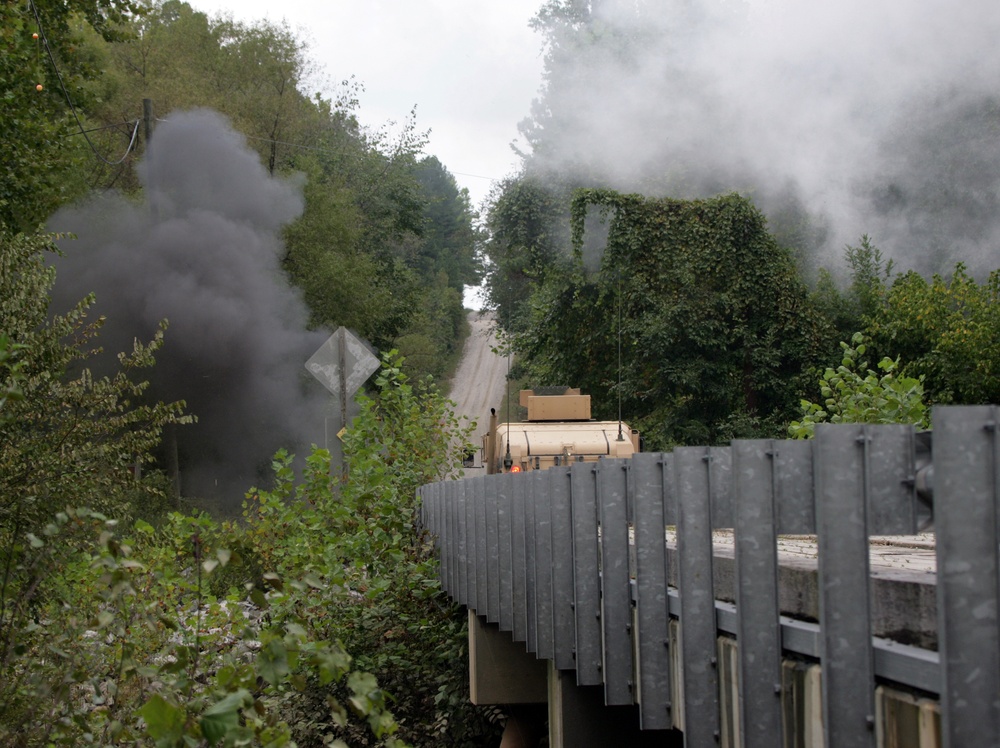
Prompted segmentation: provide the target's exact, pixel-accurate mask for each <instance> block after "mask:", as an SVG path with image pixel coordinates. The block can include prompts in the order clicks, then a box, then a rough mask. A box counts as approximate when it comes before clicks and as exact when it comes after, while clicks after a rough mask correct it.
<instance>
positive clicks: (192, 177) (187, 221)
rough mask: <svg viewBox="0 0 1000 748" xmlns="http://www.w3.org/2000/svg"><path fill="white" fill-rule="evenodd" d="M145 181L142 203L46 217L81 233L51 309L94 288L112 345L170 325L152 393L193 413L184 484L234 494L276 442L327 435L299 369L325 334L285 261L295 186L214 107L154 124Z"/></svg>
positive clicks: (256, 473) (93, 204) (256, 474)
mask: <svg viewBox="0 0 1000 748" xmlns="http://www.w3.org/2000/svg"><path fill="white" fill-rule="evenodd" d="M141 178H142V180H143V183H144V186H145V194H146V196H147V200H148V204H139V203H136V202H134V201H129V200H126V199H125V198H123V197H120V196H110V197H105V198H100V199H96V200H93V201H90V202H87V203H85V204H82V205H78V206H75V207H72V208H69V209H65V210H63V211H60V212H59V213H57V214H56V215H55V216H54V217H53V218H52V220H51V222H50V226H51V228H52V229H53V230H55V231H67V232H72V233H74V234H76V236H77V239H76V240H74V241H65V242H63V243H62V245H61V246H62V249H63V251H64V252H65V254H66V256H65V257H62V258H59V259H58V260H57V263H56V265H57V273H58V275H57V281H56V286H55V289H54V293H53V309H54V310H55V311H57V312H61V311H64V310H66V309H68V308H69V307H70V306H71V305H72V304H73V303H75V302H76V301H77V300H78V299H80V298H81V297H82V296H84V295H86V294H88V293H90V292H94V293H96V295H97V303H96V304H95V306H94V307H93V309H94V311H96V312H97V313H99V314H102V315H104V316H106V317H107V323H106V325H105V327H104V329H103V330H102V333H101V341H100V342H101V345H102V346H103V348H104V350H105V351H106V352H108V353H115V352H117V351H121V350H131V348H132V341H133V339H136V338H138V339H140V340H148V339H150V338H151V337H152V334H153V332H154V331H155V330H156V326H157V325H158V323H159V321H160V320H162V319H164V318H166V319H168V320H169V323H170V328H169V330H168V331H167V335H166V343H165V345H164V347H163V349H162V351H161V352H160V354H159V355H158V361H157V365H156V367H155V368H154V370H153V371H152V377H151V381H152V387H151V392H150V396H151V397H152V398H154V399H162V400H165V401H172V400H177V399H183V400H186V401H187V403H188V411H189V412H191V413H193V414H195V415H196V416H197V417H198V423H197V424H196V425H193V426H186V427H183V428H181V429H179V431H178V442H179V446H180V459H181V469H182V484H183V490H184V493H185V494H186V495H189V496H211V495H222V496H225V497H229V498H233V497H238V496H240V495H241V494H242V492H243V491H245V490H246V489H247V488H249V487H250V486H251V485H252V484H253V483H254V482H255V481H257V480H258V479H259V478H260V475H261V474H260V469H261V467H267V466H268V465H269V458H270V457H271V456H272V455H273V453H274V451H275V450H276V449H277V448H278V447H280V446H287V447H290V448H298V447H302V446H306V447H308V445H309V442H311V441H320V440H321V437H322V423H323V420H322V416H323V399H322V388H321V387H320V386H319V385H318V384H317V383H315V382H311V381H306V380H307V379H308V377H307V376H306V375H305V370H304V368H303V364H304V362H305V361H306V359H307V358H308V357H309V356H310V355H311V354H312V353H313V351H315V349H316V348H317V347H319V345H320V344H321V343H322V342H323V341H324V340H325V338H326V337H327V335H328V333H326V332H310V331H308V330H307V329H306V320H307V318H308V313H307V310H306V308H305V305H304V304H303V302H302V300H301V298H300V294H299V293H298V292H297V291H295V290H293V289H292V288H291V287H290V286H289V284H288V282H287V281H286V279H285V276H284V275H283V273H282V272H281V269H280V259H281V255H282V253H283V251H284V250H283V247H282V243H281V240H280V237H279V231H280V229H281V227H282V226H283V225H284V224H286V223H288V222H290V221H292V220H294V219H295V218H296V217H297V216H298V215H299V214H300V213H301V211H302V208H303V203H302V198H301V194H300V190H299V189H298V187H297V186H295V185H293V184H290V183H289V182H287V181H282V180H278V179H273V178H271V177H270V176H268V174H267V172H266V171H265V169H264V168H263V166H262V165H261V163H260V160H259V158H258V156H257V154H255V153H254V152H252V151H251V150H250V149H249V148H248V147H247V146H246V143H245V141H244V140H243V138H242V136H240V135H238V134H236V133H235V132H233V131H232V130H231V129H230V128H229V126H228V125H227V123H226V122H225V121H224V120H223V119H222V117H220V116H219V115H217V114H214V113H211V112H207V111H196V112H190V113H175V114H172V115H171V117H170V120H169V121H168V122H164V123H162V124H160V125H159V127H158V129H157V131H156V133H155V135H154V137H153V138H152V142H151V144H150V148H149V151H148V153H147V157H146V160H145V163H144V164H143V167H142V169H141Z"/></svg>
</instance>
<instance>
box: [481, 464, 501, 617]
mask: <svg viewBox="0 0 1000 748" xmlns="http://www.w3.org/2000/svg"><path fill="white" fill-rule="evenodd" d="M484 488H485V504H486V620H487V622H489V623H498V622H499V621H500V529H499V500H498V495H497V491H498V488H499V486H498V484H497V482H496V481H495V480H486V481H485V482H484Z"/></svg>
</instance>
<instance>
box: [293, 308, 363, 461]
mask: <svg viewBox="0 0 1000 748" xmlns="http://www.w3.org/2000/svg"><path fill="white" fill-rule="evenodd" d="M378 367H379V358H378V356H377V355H376V353H375V351H374V350H373V349H372V348H371V346H370V345H368V343H366V342H365V341H364V340H362V339H361V338H359V337H357V336H356V335H354V333H352V332H351V331H350V330H348V329H347V328H346V327H341V328H339V329H338V330H337V331H336V332H335V333H334V334H333V335H331V336H330V337H329V338H327V341H326V342H325V343H323V345H321V346H320V347H319V348H318V349H317V350H316V352H315V353H314V354H313V355H312V356H310V358H309V360H308V361H306V370H307V371H308V372H309V373H310V374H312V375H313V376H314V377H316V379H318V380H319V381H320V383H321V384H322V385H323V386H324V387H326V388H327V389H328V390H329V391H330V394H331V395H333V397H334V399H335V400H336V401H337V404H338V406H339V407H338V408H337V417H336V418H335V423H334V429H333V432H334V433H335V434H336V435H337V437H338V438H337V439H336V440H334V442H333V443H332V444H331V443H330V440H329V439H327V444H326V448H327V449H328V450H330V470H331V472H333V471H334V470H335V469H336V468H337V467H338V466H339V467H340V472H341V475H342V476H343V477H346V469H345V467H344V450H343V446H342V443H341V440H340V436H341V435H342V434H343V433H344V431H345V430H346V428H347V424H348V415H350V416H351V417H352V418H353V417H354V415H356V414H355V413H350V414H349V413H348V411H349V408H350V406H351V405H352V404H353V402H352V401H351V400H350V398H352V397H353V396H354V393H355V392H357V391H358V389H359V388H360V387H361V385H362V384H364V383H365V380H367V379H368V377H370V376H371V375H372V374H373V373H374V372H375V370H376V369H378Z"/></svg>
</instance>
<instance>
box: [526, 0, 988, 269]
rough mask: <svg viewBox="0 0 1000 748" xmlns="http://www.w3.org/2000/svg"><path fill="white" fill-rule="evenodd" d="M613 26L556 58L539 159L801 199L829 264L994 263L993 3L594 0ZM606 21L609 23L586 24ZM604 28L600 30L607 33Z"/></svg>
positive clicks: (698, 189)
mask: <svg viewBox="0 0 1000 748" xmlns="http://www.w3.org/2000/svg"><path fill="white" fill-rule="evenodd" d="M592 7H593V14H594V17H595V18H596V19H598V20H599V21H602V22H606V23H607V25H608V28H609V29H613V30H614V32H615V34H616V35H617V36H616V37H615V38H616V41H615V42H613V43H605V42H600V43H598V44H597V45H596V46H595V47H592V48H591V47H587V51H586V53H583V54H581V53H577V54H575V55H573V56H572V65H567V64H564V63H560V62H558V60H560V59H564V58H561V57H560V54H559V52H558V50H557V51H556V56H555V59H556V60H557V63H556V66H555V67H554V68H553V71H552V72H553V74H552V76H551V78H550V87H549V92H548V98H547V100H546V103H547V105H548V108H549V109H550V110H551V112H552V114H553V120H551V121H549V122H548V123H547V128H548V129H549V130H550V133H552V134H556V133H557V134H558V136H557V137H552V136H551V134H550V136H549V137H548V138H547V140H546V148H545V149H543V150H541V151H539V152H537V153H536V154H535V155H536V160H535V162H534V166H535V167H537V168H540V169H541V170H542V171H547V170H549V169H552V170H555V171H557V172H565V171H566V170H570V171H571V172H575V173H576V174H577V175H579V176H581V177H582V178H583V179H585V180H586V181H590V182H602V181H603V182H607V183H610V184H611V186H614V187H616V188H617V189H622V190H639V191H643V192H646V193H648V194H653V195H656V194H669V195H671V196H675V197H693V196H701V195H708V194H715V193H717V192H722V191H729V190H738V191H741V192H747V193H749V194H751V195H752V196H753V197H754V198H755V199H756V200H757V201H758V204H760V205H761V207H762V208H764V209H765V212H768V213H769V214H772V215H773V214H774V213H775V212H777V211H778V210H779V209H780V206H781V204H782V203H783V202H786V201H788V200H789V199H794V200H795V201H796V202H797V203H798V204H800V205H801V206H802V207H804V208H805V209H806V210H807V211H808V213H809V214H810V216H811V218H812V220H813V225H814V228H816V229H817V230H821V231H817V233H820V234H821V235H822V240H821V241H818V242H815V246H813V247H812V248H811V249H812V251H814V252H816V253H818V257H816V258H814V259H813V261H814V262H815V263H817V264H825V265H831V264H835V263H836V262H837V261H838V260H839V257H840V254H841V252H842V249H843V247H844V245H845V244H847V243H854V242H856V240H857V239H858V237H859V236H860V235H861V234H863V233H868V234H871V235H872V237H873V239H874V240H875V241H876V243H877V244H879V245H880V246H881V247H882V248H883V249H884V250H886V251H887V252H888V253H889V254H890V255H894V256H896V257H898V258H899V259H900V264H901V265H903V266H905V267H917V268H918V269H921V270H924V271H927V270H944V271H946V270H948V269H949V268H950V267H951V265H952V264H953V263H954V262H955V261H956V260H959V259H961V260H964V261H966V262H967V263H968V264H969V265H970V266H972V267H973V269H974V270H977V271H979V272H983V271H985V270H989V269H992V268H994V267H997V266H998V264H1000V263H998V254H997V249H998V247H1000V45H998V44H997V42H996V40H997V39H998V38H1000V3H996V2H995V1H994V0H968V2H964V3H961V4H955V3H946V2H943V1H942V0H911V2H907V3H895V2H888V1H884V2H870V1H869V2H862V1H861V0H844V1H842V2H838V3H804V2H801V0H770V1H769V2H768V1H763V0H759V1H757V2H746V3H739V2H726V1H725V0H629V1H628V2H626V1H625V0H603V2H594V3H592ZM594 28H595V29H596V30H597V34H598V36H600V35H601V34H602V27H601V25H600V23H598V24H597V25H596V26H595V27H594ZM608 38H610V35H609V37H608Z"/></svg>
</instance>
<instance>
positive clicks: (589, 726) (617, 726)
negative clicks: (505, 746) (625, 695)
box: [549, 662, 684, 748]
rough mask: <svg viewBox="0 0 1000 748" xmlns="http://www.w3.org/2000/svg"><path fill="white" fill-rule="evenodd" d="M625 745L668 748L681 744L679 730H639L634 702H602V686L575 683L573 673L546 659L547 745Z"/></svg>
mask: <svg viewBox="0 0 1000 748" xmlns="http://www.w3.org/2000/svg"><path fill="white" fill-rule="evenodd" d="M609 745H628V746H636V747H637V748H644V747H645V746H657V747H658V748H671V746H677V748H680V747H681V746H683V745H684V739H683V736H682V735H681V733H679V732H674V731H667V730H640V729H639V708H638V707H637V706H606V705H605V704H604V687H603V686H578V685H577V684H576V673H575V671H571V670H556V668H555V665H553V664H552V663H551V662H550V663H549V746H550V748H604V747H605V746H609Z"/></svg>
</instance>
